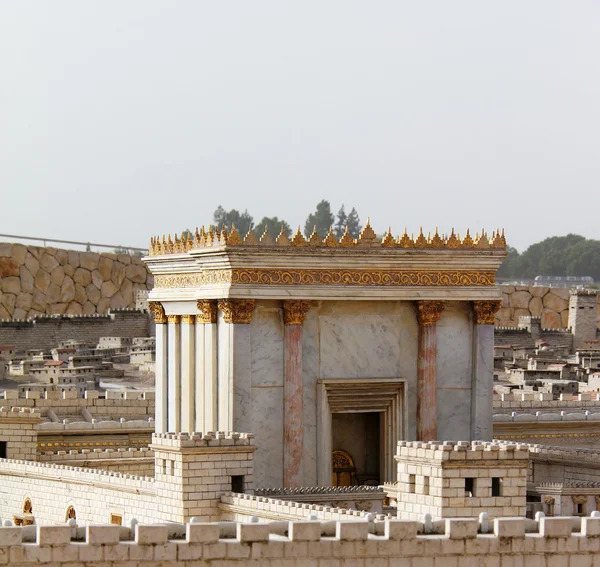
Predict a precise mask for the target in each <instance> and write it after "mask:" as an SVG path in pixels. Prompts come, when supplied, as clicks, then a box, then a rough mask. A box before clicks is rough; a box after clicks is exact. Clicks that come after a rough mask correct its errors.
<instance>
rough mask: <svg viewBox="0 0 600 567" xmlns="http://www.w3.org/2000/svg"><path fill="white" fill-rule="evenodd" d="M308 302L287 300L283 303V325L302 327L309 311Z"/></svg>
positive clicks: (309, 304)
mask: <svg viewBox="0 0 600 567" xmlns="http://www.w3.org/2000/svg"><path fill="white" fill-rule="evenodd" d="M310 306H311V303H310V301H296V300H289V301H284V302H283V323H284V325H302V323H304V319H306V314H307V313H308V312H309V310H310Z"/></svg>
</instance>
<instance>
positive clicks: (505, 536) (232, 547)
mask: <svg viewBox="0 0 600 567" xmlns="http://www.w3.org/2000/svg"><path fill="white" fill-rule="evenodd" d="M436 527H437V526H436ZM423 532H425V533H423ZM599 535H600V518H595V517H586V518H576V517H573V518H572V517H564V518H546V517H541V518H540V520H539V522H536V521H533V520H526V519H524V518H498V519H496V520H495V521H494V522H488V521H487V520H485V521H482V522H479V521H478V520H465V519H451V520H447V521H446V522H445V523H444V525H443V526H442V527H441V533H439V532H436V533H432V531H431V530H428V529H427V527H426V526H425V527H424V526H423V524H421V523H420V522H411V521H401V520H387V521H385V522H365V521H355V522H341V521H340V522H325V523H322V522H314V521H310V522H289V523H288V522H273V523H271V524H259V523H249V524H231V523H214V524H201V523H200V524H187V525H185V526H184V525H179V524H172V525H170V526H167V525H141V524H137V525H135V527H134V528H132V529H129V528H126V527H120V526H106V525H105V526H87V527H86V528H72V527H71V526H68V525H62V526H61V525H59V526H26V527H21V528H15V527H3V528H0V563H2V564H9V565H12V566H14V567H21V566H25V565H33V564H48V565H50V564H51V565H52V566H54V567H59V566H63V565H64V566H65V567H133V566H137V565H152V566H157V567H158V566H160V565H162V566H165V567H166V566H167V565H168V566H169V567H211V566H214V567H217V566H219V567H225V566H227V567H236V566H239V567H245V566H253V567H255V566H258V565H260V566H262V567H276V566H278V567H283V566H289V567H294V566H301V565H302V566H307V567H318V566H320V567H345V566H353V567H367V566H377V567H395V566H406V567H409V566H410V567H434V566H435V567H458V565H461V566H463V567H474V566H482V567H483V566H488V567H491V566H494V567H499V566H500V565H502V566H503V567H504V566H506V567H509V566H517V565H519V566H523V565H527V566H528V567H559V566H560V567H563V566H564V567H567V566H570V567H591V566H592V565H598V560H599V559H600V552H599V551H598V548H599V538H598V536H599Z"/></svg>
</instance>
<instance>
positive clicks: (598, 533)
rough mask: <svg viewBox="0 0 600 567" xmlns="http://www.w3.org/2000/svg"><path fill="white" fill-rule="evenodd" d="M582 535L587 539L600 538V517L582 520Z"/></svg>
mask: <svg viewBox="0 0 600 567" xmlns="http://www.w3.org/2000/svg"><path fill="white" fill-rule="evenodd" d="M581 535H582V536H585V537H600V517H598V518H581Z"/></svg>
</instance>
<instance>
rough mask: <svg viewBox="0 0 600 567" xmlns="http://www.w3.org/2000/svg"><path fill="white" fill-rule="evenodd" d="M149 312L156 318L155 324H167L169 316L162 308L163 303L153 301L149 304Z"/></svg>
mask: <svg viewBox="0 0 600 567" xmlns="http://www.w3.org/2000/svg"><path fill="white" fill-rule="evenodd" d="M148 310H149V311H150V312H151V313H152V315H153V316H154V322H155V323H156V324H159V325H164V324H165V323H166V322H167V316H166V315H165V310H164V308H163V306H162V303H159V302H158V301H151V302H150V303H148Z"/></svg>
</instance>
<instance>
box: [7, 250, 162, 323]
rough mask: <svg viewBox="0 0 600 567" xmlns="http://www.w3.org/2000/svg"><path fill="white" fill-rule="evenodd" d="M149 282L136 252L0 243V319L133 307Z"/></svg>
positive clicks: (85, 313)
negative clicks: (114, 252) (121, 252)
mask: <svg viewBox="0 0 600 567" xmlns="http://www.w3.org/2000/svg"><path fill="white" fill-rule="evenodd" d="M153 282H154V280H153V276H152V275H151V274H150V273H149V272H148V271H147V270H146V266H145V265H144V264H142V261H141V258H140V257H138V256H130V255H128V254H109V253H102V254H99V253H96V252H79V251H76V250H62V249H58V248H50V247H47V248H43V247H38V246H25V245H23V244H16V243H8V242H2V243H0V319H9V320H21V319H28V318H31V317H35V316H36V315H44V314H47V315H63V314H68V315H92V314H94V313H100V314H105V313H107V312H108V310H109V309H123V308H131V309H133V308H134V307H135V302H136V294H137V292H138V291H140V290H143V291H145V290H149V289H152V287H153V285H154V283H153Z"/></svg>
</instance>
